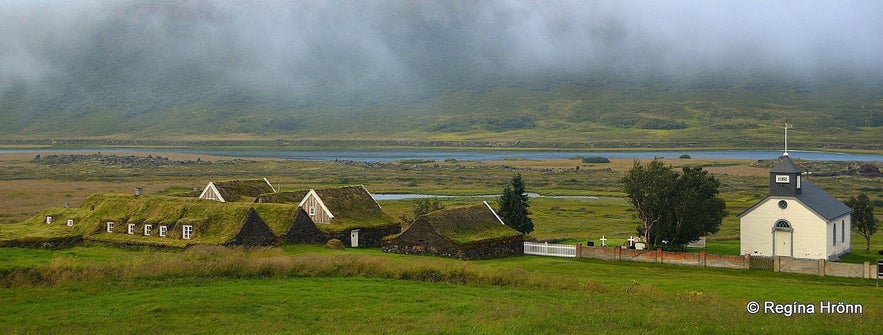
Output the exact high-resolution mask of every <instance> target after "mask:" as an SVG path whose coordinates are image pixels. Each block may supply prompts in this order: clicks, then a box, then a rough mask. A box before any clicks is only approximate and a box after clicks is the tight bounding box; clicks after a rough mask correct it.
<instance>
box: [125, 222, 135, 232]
mask: <svg viewBox="0 0 883 335" xmlns="http://www.w3.org/2000/svg"><path fill="white" fill-rule="evenodd" d="M127 227H128V229H127V230H126V233H128V234H129V235H135V224H134V223H130V224H129V225H128V226H127Z"/></svg>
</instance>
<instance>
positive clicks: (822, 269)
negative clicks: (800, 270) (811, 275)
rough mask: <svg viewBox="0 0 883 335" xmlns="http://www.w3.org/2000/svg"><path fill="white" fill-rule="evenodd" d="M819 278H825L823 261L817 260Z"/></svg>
mask: <svg viewBox="0 0 883 335" xmlns="http://www.w3.org/2000/svg"><path fill="white" fill-rule="evenodd" d="M819 276H822V277H824V276H825V260H824V259H819Z"/></svg>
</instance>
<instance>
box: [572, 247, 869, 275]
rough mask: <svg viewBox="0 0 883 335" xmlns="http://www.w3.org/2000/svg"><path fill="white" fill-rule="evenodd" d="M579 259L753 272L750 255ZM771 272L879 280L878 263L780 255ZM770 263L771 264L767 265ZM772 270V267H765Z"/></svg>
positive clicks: (631, 252) (651, 253)
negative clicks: (845, 261) (852, 262)
mask: <svg viewBox="0 0 883 335" xmlns="http://www.w3.org/2000/svg"><path fill="white" fill-rule="evenodd" d="M576 257H583V258H595V259H603V260H609V261H632V262H644V263H664V264H677V265H685V266H698V267H710V268H726V269H749V268H752V267H751V266H750V259H751V258H750V256H748V255H744V256H729V255H714V254H707V253H706V252H705V251H700V252H698V253H691V252H672V251H663V250H662V249H657V250H635V249H623V248H620V247H613V248H611V247H584V246H582V245H580V244H577V245H576ZM772 262H773V264H772V267H771V269H772V270H773V271H775V272H789V273H801V274H810V275H819V276H835V277H852V278H876V274H877V272H876V264H869V263H868V262H864V264H851V263H840V262H827V261H825V260H824V259H796V258H792V257H785V256H777V257H773V258H772ZM767 264H768V263H767ZM765 269H770V267H765Z"/></svg>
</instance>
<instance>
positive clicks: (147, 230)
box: [144, 224, 153, 236]
mask: <svg viewBox="0 0 883 335" xmlns="http://www.w3.org/2000/svg"><path fill="white" fill-rule="evenodd" d="M152 230H153V225H150V224H146V225H144V236H150V233H151V231H152Z"/></svg>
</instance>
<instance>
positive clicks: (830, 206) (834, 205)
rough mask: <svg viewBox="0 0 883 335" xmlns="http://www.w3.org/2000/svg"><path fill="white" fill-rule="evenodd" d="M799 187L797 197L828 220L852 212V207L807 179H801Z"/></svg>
mask: <svg viewBox="0 0 883 335" xmlns="http://www.w3.org/2000/svg"><path fill="white" fill-rule="evenodd" d="M801 188H802V191H801V193H800V194H798V195H797V199H799V200H800V201H801V202H803V203H804V204H806V205H807V206H809V208H810V209H812V210H813V211H815V212H816V213H818V214H819V215H821V216H822V217H824V218H825V219H827V220H828V221H831V220H833V219H836V218H837V217H840V216H842V215H845V214H848V213H850V212H852V208H849V206H846V205H845V204H844V203H842V202H840V201H839V200H837V199H835V198H834V197H833V196H831V195H830V194H828V192H825V190H823V189H821V188H820V187H818V186H816V184H813V183H812V182H811V181H809V180H805V181H803V184H802V185H801Z"/></svg>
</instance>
